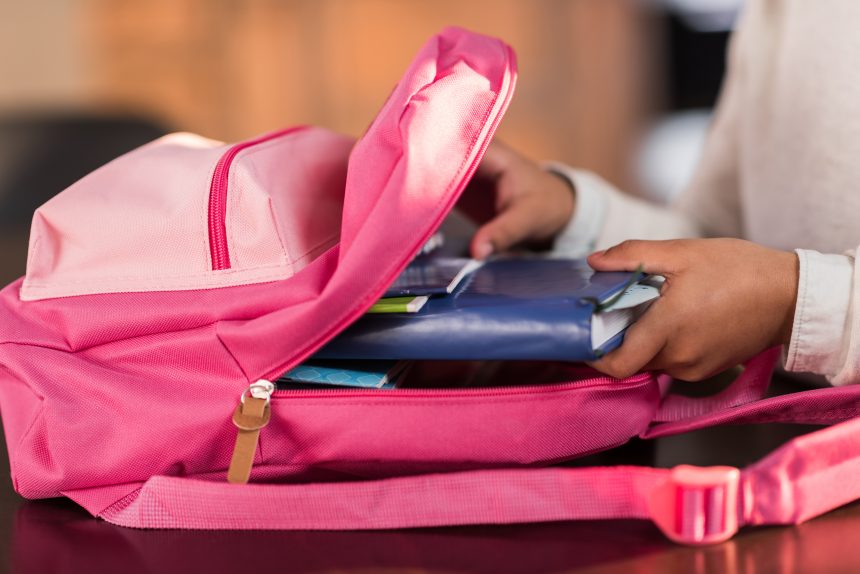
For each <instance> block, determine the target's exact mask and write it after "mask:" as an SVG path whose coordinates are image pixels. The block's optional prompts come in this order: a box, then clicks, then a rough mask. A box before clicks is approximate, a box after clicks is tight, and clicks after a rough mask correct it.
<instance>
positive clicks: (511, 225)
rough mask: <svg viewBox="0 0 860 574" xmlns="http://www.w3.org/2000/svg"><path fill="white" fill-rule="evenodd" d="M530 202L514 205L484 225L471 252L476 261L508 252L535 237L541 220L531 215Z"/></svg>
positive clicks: (474, 239) (473, 240)
mask: <svg viewBox="0 0 860 574" xmlns="http://www.w3.org/2000/svg"><path fill="white" fill-rule="evenodd" d="M531 209H532V206H530V205H529V203H528V202H518V203H512V204H511V205H510V206H509V207H508V208H507V209H505V210H503V211H502V212H501V213H499V214H498V215H497V216H496V217H495V218H494V219H492V220H490V221H489V222H487V223H486V224H485V225H483V226H482V227H481V228H480V229H478V231H476V232H475V236H474V237H473V238H472V244H471V248H470V251H471V252H472V257H474V258H475V259H485V258H487V257H488V256H490V255H492V254H493V253H499V252H502V251H506V250H508V249H510V248H511V247H513V246H514V245H516V244H518V243H520V242H522V241H524V240H526V239H529V238H531V237H532V236H533V235H534V231H535V230H534V229H533V226H534V225H535V222H536V221H539V218H536V217H535V216H534V215H533V214H532V213H531Z"/></svg>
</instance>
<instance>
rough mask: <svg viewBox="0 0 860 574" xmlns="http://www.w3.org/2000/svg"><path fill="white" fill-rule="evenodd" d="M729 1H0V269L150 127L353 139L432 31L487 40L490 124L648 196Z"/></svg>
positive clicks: (662, 183)
mask: <svg viewBox="0 0 860 574" xmlns="http://www.w3.org/2000/svg"><path fill="white" fill-rule="evenodd" d="M740 2H741V0H663V1H659V0H529V1H525V0H469V1H463V0H148V1H143V0H40V1H39V2H21V1H16V0H0V274H2V276H0V279H2V280H3V282H4V283H5V282H7V281H9V280H11V279H13V278H14V277H16V276H18V275H20V274H21V273H23V269H24V261H25V256H26V236H27V230H28V227H29V222H30V217H31V215H32V211H33V210H34V209H35V208H36V207H37V206H38V205H40V204H41V203H43V202H44V201H45V200H47V199H48V198H50V197H51V196H52V195H54V194H56V193H57V192H59V191H61V190H62V189H63V188H64V187H66V186H67V185H69V184H70V183H72V182H73V181H75V180H76V179H78V178H79V177H81V176H83V175H84V174H86V173H87V172H89V171H91V170H92V169H95V168H96V167H98V166H99V165H101V164H103V163H105V162H106V161H109V160H110V159H112V158H113V157H115V156H117V155H119V154H121V153H124V152H125V151H128V150H129V149H132V148H134V147H136V146H138V145H141V144H143V143H145V142H146V141H149V140H151V139H153V138H155V137H158V136H159V135H161V134H163V133H166V132H168V131H174V130H187V131H193V132H198V133H201V134H203V135H206V136H208V137H212V138H216V139H221V140H226V141H233V140H238V139H242V138H246V137H249V136H253V135H255V134H257V133H260V132H264V131H269V130H272V129H276V128H279V127H283V126H287V125H292V124H305V123H308V124H318V125H322V126H325V127H328V128H331V129H333V130H336V131H340V132H344V133H347V134H351V135H354V136H358V135H359V134H361V132H362V131H363V130H364V128H365V127H366V126H367V124H368V123H369V122H370V120H371V119H372V118H373V116H374V115H375V113H376V111H377V109H378V108H379V107H380V106H381V105H382V103H383V101H384V100H385V98H386V97H387V95H388V93H389V92H390V90H391V88H392V86H393V85H394V84H395V82H396V81H397V80H398V78H399V77H400V75H401V74H402V72H403V70H404V69H405V68H406V66H407V64H408V63H409V61H410V59H411V58H412V56H413V55H414V54H415V52H416V51H417V50H418V49H419V47H420V46H421V45H422V44H423V42H424V41H425V40H426V39H427V38H428V37H429V36H430V35H432V34H433V33H435V32H436V31H438V30H439V29H441V28H442V27H443V26H445V25H449V24H456V25H460V26H465V27H467V28H470V29H473V30H476V31H480V32H484V33H487V34H491V35H495V36H498V37H500V38H503V39H504V40H506V41H507V42H508V43H509V44H511V45H512V46H513V47H514V48H515V50H516V51H517V54H518V57H519V71H520V75H519V83H518V88H517V93H516V95H515V97H514V100H513V103H512V105H511V107H510V111H509V112H508V114H507V116H506V118H505V120H504V122H503V123H502V125H501V128H500V131H499V136H500V137H501V138H503V139H505V140H506V141H508V142H509V143H510V144H512V145H513V146H515V147H517V148H519V149H521V150H522V151H524V152H526V153H527V154H529V155H531V156H532V157H534V158H536V159H556V160H561V161H565V162H567V163H570V164H574V165H577V166H581V167H586V168H590V169H593V170H594V171H597V172H599V173H600V174H602V175H603V176H604V177H606V178H607V179H609V180H610V181H612V182H613V183H615V184H616V185H618V186H620V187H622V188H623V189H626V190H628V191H630V192H631V193H638V194H643V195H646V196H650V197H652V198H654V199H656V200H661V201H663V200H666V199H667V198H669V197H671V196H672V195H673V194H675V193H677V191H678V190H679V189H680V188H681V187H683V184H684V183H685V182H686V179H687V177H689V172H690V170H691V169H692V166H693V165H694V163H695V160H696V158H697V155H698V151H699V147H700V145H701V140H702V137H703V135H704V133H705V130H706V129H707V124H708V119H709V109H710V108H711V106H712V105H713V103H714V101H715V100H716V97H717V94H718V90H719V86H720V82H721V78H722V75H723V70H724V51H725V47H726V40H727V38H728V35H729V31H730V29H731V27H732V25H733V22H734V21H735V17H736V13H737V10H738V8H739V5H740Z"/></svg>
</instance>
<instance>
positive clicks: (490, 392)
mask: <svg viewBox="0 0 860 574" xmlns="http://www.w3.org/2000/svg"><path fill="white" fill-rule="evenodd" d="M649 377H650V375H648V374H646V373H642V374H640V375H637V376H636V377H634V378H631V379H627V380H625V382H623V383H620V381H619V380H618V379H613V378H611V377H605V376H603V377H593V378H589V379H587V381H588V382H587V383H586V382H584V381H571V382H566V383H555V384H551V385H517V386H511V387H479V388H466V389H419V388H406V389H372V390H363V389H362V390H358V389H281V388H278V387H277V383H276V385H275V391H274V392H273V393H272V396H273V397H276V396H279V395H280V396H288V395H289V396H300V397H318V396H338V397H343V398H352V397H373V398H392V397H401V398H406V397H409V398H421V397H426V398H445V397H478V396H493V397H497V396H504V395H524V394H534V393H536V392H540V393H551V392H560V391H568V390H572V389H574V388H576V389H582V388H591V387H599V386H605V385H624V386H627V385H632V384H635V383H640V382H642V381H645V380H646V379H648V378H649Z"/></svg>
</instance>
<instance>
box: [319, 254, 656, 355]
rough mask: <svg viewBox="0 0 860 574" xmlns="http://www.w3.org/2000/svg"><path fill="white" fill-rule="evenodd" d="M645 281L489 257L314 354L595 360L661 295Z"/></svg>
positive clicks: (563, 263) (578, 265)
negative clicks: (449, 284)
mask: <svg viewBox="0 0 860 574" xmlns="http://www.w3.org/2000/svg"><path fill="white" fill-rule="evenodd" d="M646 279H647V278H645V277H643V276H642V275H641V274H639V273H595V272H594V271H592V269H591V268H590V267H589V266H588V264H587V263H585V261H581V260H570V259H541V258H508V259H496V260H492V261H489V262H487V263H485V264H484V265H482V266H481V267H479V268H477V269H476V270H474V271H472V272H471V273H470V274H468V275H467V276H466V277H465V278H464V279H463V281H462V282H461V284H460V285H459V287H458V288H457V289H455V290H454V292H453V293H451V294H448V295H446V296H442V297H434V298H431V299H430V301H428V302H427V304H426V305H425V306H424V308H422V309H421V310H420V311H419V312H418V313H392V314H384V315H383V314H380V315H365V316H363V317H362V318H361V319H359V320H358V321H357V322H356V323H354V324H353V325H352V326H350V327H349V328H348V329H346V330H345V331H344V332H343V333H341V334H340V335H339V336H338V337H336V338H335V339H333V340H332V341H330V342H329V343H328V344H327V345H326V346H325V347H323V348H322V349H320V351H318V352H317V355H316V357H317V358H330V359H331V358H339V359H447V360H490V359H501V360H563V361H583V360H593V359H595V358H597V357H598V356H600V355H601V354H603V353H605V352H607V351H609V350H611V349H613V348H615V347H617V346H618V345H619V344H620V343H621V340H622V338H623V333H624V330H625V329H626V328H627V327H628V326H629V325H630V324H631V323H632V322H633V321H635V320H636V318H637V317H638V316H639V315H640V314H641V313H642V312H644V310H645V309H646V308H647V305H648V304H649V303H650V302H651V301H653V300H654V299H655V298H656V297H658V296H659V285H655V284H652V283H650V282H648V281H645V280H646ZM640 281H645V282H641V283H640Z"/></svg>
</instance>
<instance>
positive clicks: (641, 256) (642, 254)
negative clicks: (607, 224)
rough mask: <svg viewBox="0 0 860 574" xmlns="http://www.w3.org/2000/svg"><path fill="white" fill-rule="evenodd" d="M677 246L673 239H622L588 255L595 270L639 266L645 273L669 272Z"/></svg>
mask: <svg viewBox="0 0 860 574" xmlns="http://www.w3.org/2000/svg"><path fill="white" fill-rule="evenodd" d="M676 250H677V246H676V242H674V241H636V240H630V241H623V242H621V243H619V244H618V245H615V246H614V247H610V248H609V249H607V250H605V251H598V252H596V253H592V254H591V255H589V256H588V264H589V265H591V267H592V269H594V270H595V271H635V270H636V269H638V268H639V267H640V266H641V267H642V270H643V271H644V272H645V273H654V274H658V275H666V274H668V273H671V271H672V268H674V267H675V265H674V264H673V262H674V260H675V257H676V255H677V253H676Z"/></svg>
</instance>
